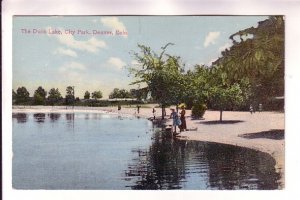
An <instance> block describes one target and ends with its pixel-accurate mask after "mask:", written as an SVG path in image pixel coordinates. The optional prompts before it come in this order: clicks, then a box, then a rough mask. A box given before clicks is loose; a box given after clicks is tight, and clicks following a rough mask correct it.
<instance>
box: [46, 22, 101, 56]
mask: <svg viewBox="0 0 300 200" xmlns="http://www.w3.org/2000/svg"><path fill="white" fill-rule="evenodd" d="M49 28H51V27H48V29H49ZM60 30H63V29H62V28H60ZM48 36H49V37H55V38H56V39H57V40H58V41H59V42H60V43H61V44H63V45H66V46H67V47H69V48H72V49H78V50H81V51H88V52H92V53H97V52H98V51H99V49H101V48H105V47H106V43H105V42H104V41H102V40H98V39H97V38H95V37H92V38H90V39H89V40H76V39H75V38H74V36H73V35H71V34H64V33H63V34H55V35H50V34H48Z"/></svg>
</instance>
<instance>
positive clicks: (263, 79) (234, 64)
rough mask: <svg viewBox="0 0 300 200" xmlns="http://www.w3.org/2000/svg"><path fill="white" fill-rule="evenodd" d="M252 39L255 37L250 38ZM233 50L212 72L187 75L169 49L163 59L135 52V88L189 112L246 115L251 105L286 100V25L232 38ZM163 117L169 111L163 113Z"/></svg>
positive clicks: (278, 22) (278, 20) (266, 24)
mask: <svg viewBox="0 0 300 200" xmlns="http://www.w3.org/2000/svg"><path fill="white" fill-rule="evenodd" d="M250 35H251V37H249V36H250ZM230 39H231V40H232V42H233V46H232V47H231V48H229V49H226V50H224V51H223V52H222V56H221V57H220V58H219V59H218V60H217V61H215V62H214V63H213V64H212V65H211V66H205V65H196V66H195V67H194V68H193V69H192V70H188V71H185V70H184V64H183V63H182V62H181V59H180V57H179V56H172V55H169V54H167V53H166V50H167V48H168V47H169V46H171V45H174V44H172V43H168V44H166V45H165V46H163V47H162V48H161V52H159V53H157V52H154V51H153V50H151V48H150V47H147V46H145V45H138V47H139V49H140V51H139V52H133V57H134V59H135V60H137V62H138V64H137V65H136V66H131V67H130V72H131V74H132V75H133V76H134V77H135V81H134V82H132V84H141V83H144V84H146V87H145V89H147V90H148V92H150V93H151V96H152V98H153V99H154V101H156V102H158V103H160V104H161V106H162V108H164V107H165V106H167V105H171V104H178V103H185V104H187V107H189V108H190V107H192V106H193V105H198V104H206V105H207V106H208V107H209V108H211V109H218V110H220V120H222V112H223V111H224V110H241V109H245V108H249V104H258V103H263V104H264V105H268V104H270V99H272V98H273V97H276V96H283V94H284V19H283V17H282V16H271V17H270V18H269V19H267V20H265V21H262V22H259V25H258V27H256V28H253V27H251V28H249V29H245V30H242V31H239V32H237V33H234V34H233V35H231V36H230ZM162 113H164V112H163V109H162Z"/></svg>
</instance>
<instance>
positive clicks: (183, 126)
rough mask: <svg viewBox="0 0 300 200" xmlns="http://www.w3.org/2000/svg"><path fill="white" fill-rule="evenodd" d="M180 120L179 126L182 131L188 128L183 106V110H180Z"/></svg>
mask: <svg viewBox="0 0 300 200" xmlns="http://www.w3.org/2000/svg"><path fill="white" fill-rule="evenodd" d="M180 121H181V125H180V126H179V128H180V132H182V131H184V130H186V121H185V107H184V106H181V112H180Z"/></svg>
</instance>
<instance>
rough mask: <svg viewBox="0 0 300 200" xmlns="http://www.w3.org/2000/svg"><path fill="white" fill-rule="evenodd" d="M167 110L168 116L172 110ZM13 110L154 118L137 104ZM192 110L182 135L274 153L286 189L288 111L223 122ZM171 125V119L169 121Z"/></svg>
mask: <svg viewBox="0 0 300 200" xmlns="http://www.w3.org/2000/svg"><path fill="white" fill-rule="evenodd" d="M166 110H167V118H168V117H169V114H170V110H169V109H166ZM13 112H15V113H16V112H31V113H34V112H44V113H49V112H51V113H52V112H60V113H61V112H65V113H67V112H93V113H94V112H97V113H110V114H122V115H136V116H140V117H144V118H150V117H153V113H152V108H151V106H149V108H140V111H139V113H138V112H137V109H136V107H135V106H133V107H122V109H121V111H118V109H117V107H101V108H92V107H75V108H72V107H68V109H66V107H65V106H64V107H51V106H49V107H48V106H34V107H33V106H32V107H23V106H15V107H13ZM190 115H191V111H190V110H187V112H186V123H187V128H188V129H190V130H189V131H184V132H181V133H180V134H179V138H182V139H187V140H197V141H208V142H217V143H223V144H230V145H237V146H242V147H247V148H251V149H255V150H259V151H262V152H265V153H268V154H270V155H271V156H272V157H273V158H274V159H275V161H276V166H275V168H276V170H277V172H280V173H281V175H282V177H281V179H280V185H281V188H284V183H285V181H284V172H285V171H284V163H285V157H284V152H285V151H284V149H285V140H284V113H280V112H260V113H259V112H256V113H254V114H250V112H229V111H225V112H223V122H222V123H220V122H219V121H218V120H219V115H220V113H219V112H218V111H206V113H205V115H204V118H203V119H192V118H191V116H190ZM156 116H157V117H159V116H161V109H159V108H156ZM166 123H167V124H170V123H171V120H170V119H169V120H167V122H166Z"/></svg>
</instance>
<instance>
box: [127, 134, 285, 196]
mask: <svg viewBox="0 0 300 200" xmlns="http://www.w3.org/2000/svg"><path fill="white" fill-rule="evenodd" d="M132 152H133V154H134V155H135V157H134V159H133V160H132V163H131V164H129V165H128V169H127V170H126V171H125V177H126V178H124V180H126V181H127V182H128V183H129V184H128V185H127V187H129V188H131V189H141V190H157V189H191V188H192V189H218V190H223V189H226V190H232V189H277V188H278V187H279V185H278V183H277V180H279V178H280V175H279V174H278V173H276V171H275V167H274V165H275V161H274V159H273V158H272V157H271V156H269V155H268V154H265V153H262V152H258V151H254V150H251V149H247V148H241V147H236V146H232V145H222V144H217V143H207V142H196V141H184V140H174V139H170V138H165V137H161V134H160V133H159V132H156V133H155V134H154V136H153V142H152V145H151V146H150V147H149V149H134V150H133V151H132ZM190 180H193V181H191V182H192V183H188V182H189V181H190ZM192 184H195V185H192ZM191 185H192V187H191Z"/></svg>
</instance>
